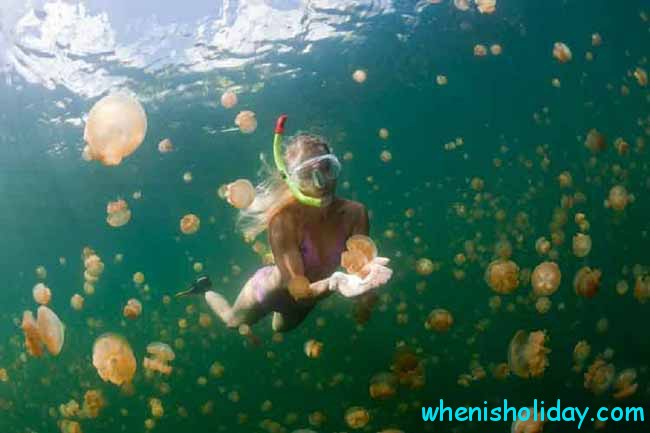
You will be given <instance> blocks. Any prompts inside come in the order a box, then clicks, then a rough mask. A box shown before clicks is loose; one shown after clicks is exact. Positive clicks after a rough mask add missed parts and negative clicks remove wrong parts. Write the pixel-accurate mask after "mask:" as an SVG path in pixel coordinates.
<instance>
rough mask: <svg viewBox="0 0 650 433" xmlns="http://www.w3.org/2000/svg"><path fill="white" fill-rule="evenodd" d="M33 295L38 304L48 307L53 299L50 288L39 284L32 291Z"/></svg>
mask: <svg viewBox="0 0 650 433" xmlns="http://www.w3.org/2000/svg"><path fill="white" fill-rule="evenodd" d="M32 295H33V296H34V300H35V301H36V303H37V304H40V305H47V304H49V303H50V300H51V299H52V292H51V291H50V288H49V287H47V286H46V285H45V284H43V283H38V284H36V285H35V286H34V288H33V289H32Z"/></svg>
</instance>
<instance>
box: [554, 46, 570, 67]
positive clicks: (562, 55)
mask: <svg viewBox="0 0 650 433" xmlns="http://www.w3.org/2000/svg"><path fill="white" fill-rule="evenodd" d="M553 57H555V59H556V60H557V61H558V62H560V63H567V62H570V61H571V59H572V58H573V55H572V54H571V49H569V47H568V46H567V45H566V44H565V43H563V42H556V43H555V44H553Z"/></svg>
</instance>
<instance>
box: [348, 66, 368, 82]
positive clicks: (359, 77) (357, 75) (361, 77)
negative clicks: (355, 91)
mask: <svg viewBox="0 0 650 433" xmlns="http://www.w3.org/2000/svg"><path fill="white" fill-rule="evenodd" d="M367 78H368V73H367V72H366V71H364V70H363V69H357V70H356V71H354V73H353V74H352V79H353V80H354V81H356V82H357V83H359V84H362V83H363V82H365V81H366V79H367Z"/></svg>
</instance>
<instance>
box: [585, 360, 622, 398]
mask: <svg viewBox="0 0 650 433" xmlns="http://www.w3.org/2000/svg"><path fill="white" fill-rule="evenodd" d="M615 374H616V369H615V368H614V366H613V365H612V364H608V363H607V362H606V361H605V360H604V359H602V358H597V359H596V360H595V361H594V362H593V364H591V365H590V366H589V368H588V369H587V371H586V373H585V375H584V386H585V389H587V390H589V391H591V392H593V393H594V394H596V395H600V394H603V393H605V392H606V391H607V390H609V388H610V387H611V386H612V383H613V382H614V375H615Z"/></svg>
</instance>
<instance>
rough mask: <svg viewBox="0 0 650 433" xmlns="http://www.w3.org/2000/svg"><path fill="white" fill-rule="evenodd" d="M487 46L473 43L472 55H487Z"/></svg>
mask: <svg viewBox="0 0 650 433" xmlns="http://www.w3.org/2000/svg"><path fill="white" fill-rule="evenodd" d="M487 52H488V50H487V47H486V46H485V45H483V44H476V45H474V55H475V56H476V57H484V56H486V55H487Z"/></svg>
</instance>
